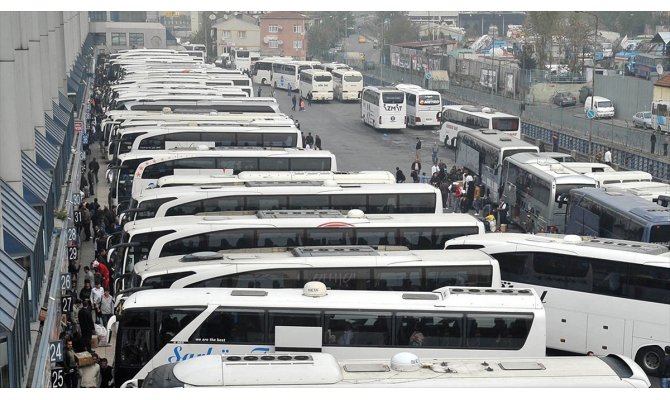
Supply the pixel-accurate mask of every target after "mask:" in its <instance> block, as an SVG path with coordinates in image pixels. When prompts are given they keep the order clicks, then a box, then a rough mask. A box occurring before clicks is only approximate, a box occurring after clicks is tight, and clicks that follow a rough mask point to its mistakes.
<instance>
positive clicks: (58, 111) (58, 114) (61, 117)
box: [52, 101, 70, 129]
mask: <svg viewBox="0 0 670 400" xmlns="http://www.w3.org/2000/svg"><path fill="white" fill-rule="evenodd" d="M52 104H53V110H52V111H53V114H54V121H56V122H58V123H59V124H60V126H61V128H62V129H65V128H66V127H67V126H68V124H69V123H70V115H69V114H68V113H66V112H65V111H64V110H63V109H62V108H60V106H59V105H58V104H57V103H55V102H53V101H52Z"/></svg>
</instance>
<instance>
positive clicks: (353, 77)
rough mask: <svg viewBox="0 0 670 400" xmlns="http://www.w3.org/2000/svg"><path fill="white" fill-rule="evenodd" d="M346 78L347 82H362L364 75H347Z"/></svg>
mask: <svg viewBox="0 0 670 400" xmlns="http://www.w3.org/2000/svg"><path fill="white" fill-rule="evenodd" d="M344 80H345V81H346V82H360V81H362V80H363V77H362V76H358V75H345V76H344Z"/></svg>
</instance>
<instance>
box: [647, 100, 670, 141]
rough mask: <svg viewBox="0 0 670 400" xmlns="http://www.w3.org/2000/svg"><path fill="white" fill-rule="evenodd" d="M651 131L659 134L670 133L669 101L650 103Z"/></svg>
mask: <svg viewBox="0 0 670 400" xmlns="http://www.w3.org/2000/svg"><path fill="white" fill-rule="evenodd" d="M651 129H653V130H655V131H657V132H659V133H660V132H666V133H670V101H667V100H656V101H652V102H651Z"/></svg>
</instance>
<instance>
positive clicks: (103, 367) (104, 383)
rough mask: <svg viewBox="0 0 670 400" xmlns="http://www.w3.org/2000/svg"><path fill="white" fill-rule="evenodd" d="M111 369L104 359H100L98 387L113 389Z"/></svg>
mask: <svg viewBox="0 0 670 400" xmlns="http://www.w3.org/2000/svg"><path fill="white" fill-rule="evenodd" d="M112 372H113V371H112V367H110V366H109V365H108V364H107V359H106V358H101V359H100V387H101V388H111V387H114V375H113V373H112Z"/></svg>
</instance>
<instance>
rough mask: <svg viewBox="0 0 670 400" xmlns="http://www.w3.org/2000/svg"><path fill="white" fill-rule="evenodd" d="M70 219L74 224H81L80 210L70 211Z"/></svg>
mask: <svg viewBox="0 0 670 400" xmlns="http://www.w3.org/2000/svg"><path fill="white" fill-rule="evenodd" d="M72 221H73V222H74V224H75V225H78V224H81V211H73V212H72Z"/></svg>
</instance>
